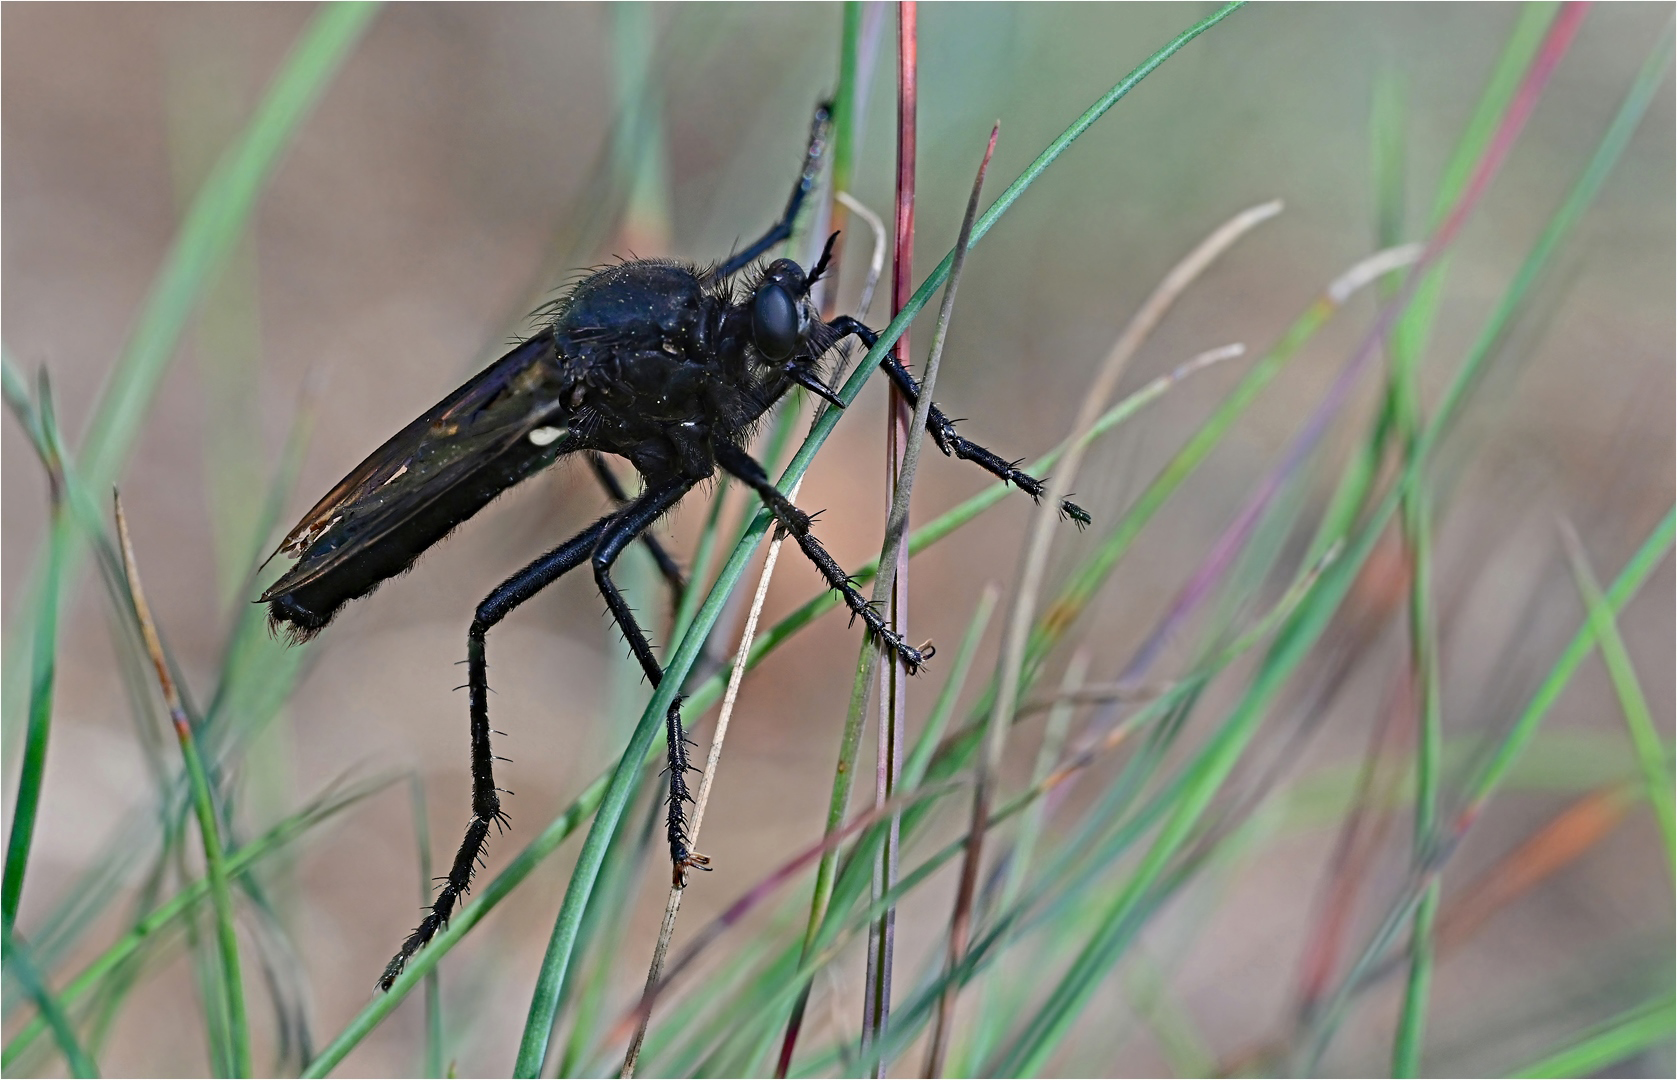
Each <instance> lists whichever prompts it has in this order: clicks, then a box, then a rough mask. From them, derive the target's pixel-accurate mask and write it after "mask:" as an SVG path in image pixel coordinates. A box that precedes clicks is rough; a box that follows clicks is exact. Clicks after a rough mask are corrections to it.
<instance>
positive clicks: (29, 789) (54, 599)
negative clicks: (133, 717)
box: [0, 478, 72, 933]
mask: <svg viewBox="0 0 1677 1080" xmlns="http://www.w3.org/2000/svg"><path fill="white" fill-rule="evenodd" d="M51 485H52V491H53V496H52V513H51V522H52V524H51V526H50V531H49V535H48V538H47V566H46V574H45V576H44V577H43V578H42V583H41V593H40V597H39V599H38V601H37V603H36V606H35V634H34V641H33V643H32V644H31V646H30V658H29V726H28V728H27V729H26V732H25V735H24V747H23V765H22V769H21V771H20V772H19V774H18V781H17V801H16V802H15V803H13V806H12V829H11V833H10V834H9V836H8V837H7V839H6V872H5V879H4V884H3V885H0V930H3V931H4V932H6V933H10V932H11V931H12V928H13V927H14V926H16V925H17V909H18V903H19V901H20V900H21V899H22V898H23V876H24V873H25V872H26V871H27V869H28V867H29V851H30V848H31V846H32V845H33V843H34V839H35V820H36V817H37V815H38V813H39V811H40V806H41V785H42V783H43V781H44V779H45V775H46V767H47V744H48V742H49V741H50V739H51V736H52V691H53V677H54V674H55V669H56V662H57V655H58V605H59V596H60V593H61V591H62V587H63V574H64V561H65V556H66V554H67V552H68V550H69V547H70V543H71V536H72V531H71V523H70V517H69V514H68V513H67V511H66V509H65V508H64V506H63V505H62V496H61V495H60V494H59V492H60V488H61V483H60V481H59V480H58V479H57V478H54V479H53V480H52V481H51Z"/></svg>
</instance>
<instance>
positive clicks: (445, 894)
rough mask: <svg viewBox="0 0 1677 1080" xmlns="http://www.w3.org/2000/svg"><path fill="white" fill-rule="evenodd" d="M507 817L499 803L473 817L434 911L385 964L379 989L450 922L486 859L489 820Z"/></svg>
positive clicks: (390, 982)
mask: <svg viewBox="0 0 1677 1080" xmlns="http://www.w3.org/2000/svg"><path fill="white" fill-rule="evenodd" d="M505 820H506V815H505V814H504V813H502V811H501V809H500V806H499V804H497V805H496V807H495V808H494V809H493V810H492V811H490V812H489V813H488V814H487V815H485V814H481V813H480V814H478V815H477V816H475V817H473V818H472V823H471V824H470V825H468V826H467V827H466V838H465V840H463V841H462V842H461V844H460V850H459V852H457V853H456V854H455V856H454V865H452V866H450V867H449V870H448V877H447V878H445V879H444V880H443V887H442V889H441V890H440V891H439V892H438V893H437V899H436V901H435V902H434V903H432V905H431V910H430V911H427V912H426V913H425V917H424V918H423V919H421V920H419V925H418V926H416V927H414V930H413V933H411V934H409V935H408V938H407V940H406V941H404V942H402V948H401V951H400V952H398V953H397V954H396V955H395V956H393V957H391V958H390V963H388V964H386V965H385V967H384V974H383V975H381V976H379V981H378V987H379V989H380V990H389V989H390V988H391V987H392V986H394V985H395V984H396V978H397V976H399V975H401V974H402V971H403V969H405V968H406V967H407V966H408V961H409V960H412V959H413V957H414V954H415V953H417V952H418V951H419V950H420V949H422V948H424V947H425V946H426V945H428V944H430V942H431V939H432V938H434V937H436V936H437V933H438V931H440V930H442V928H443V927H445V926H447V925H448V920H449V917H450V916H452V915H453V914H454V906H455V905H456V904H457V903H459V901H460V898H461V897H462V896H464V895H466V893H468V892H470V891H471V888H472V875H473V874H475V873H476V872H477V868H478V864H479V862H480V861H481V860H482V859H483V849H484V848H485V847H486V846H488V843H489V825H490V823H491V822H504V821H505Z"/></svg>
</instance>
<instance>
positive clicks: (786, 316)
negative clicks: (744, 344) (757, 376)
mask: <svg viewBox="0 0 1677 1080" xmlns="http://www.w3.org/2000/svg"><path fill="white" fill-rule="evenodd" d="M751 339H752V341H753V342H755V343H756V345H757V351H758V352H760V353H762V354H763V355H764V356H766V357H768V358H769V359H770V360H774V361H780V360H785V359H786V358H787V357H789V356H791V355H792V350H794V349H796V348H797V347H798V309H797V307H796V306H795V305H794V304H793V303H792V298H791V297H790V296H788V295H787V294H786V290H785V289H783V288H781V287H780V286H779V285H764V286H763V287H762V288H761V289H758V290H757V296H756V298H755V299H754V300H753V301H752V302H751Z"/></svg>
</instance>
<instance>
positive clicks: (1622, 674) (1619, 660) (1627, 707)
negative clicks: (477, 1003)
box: [1561, 521, 1677, 877]
mask: <svg viewBox="0 0 1677 1080" xmlns="http://www.w3.org/2000/svg"><path fill="white" fill-rule="evenodd" d="M1561 526H1562V527H1561V539H1562V541H1563V542H1564V543H1565V545H1566V553H1567V558H1568V559H1569V560H1570V561H1571V563H1572V576H1573V579H1574V580H1575V581H1576V582H1577V583H1578V592H1579V595H1580V596H1582V597H1583V600H1584V604H1585V606H1586V607H1587V608H1588V609H1589V613H1590V626H1591V628H1592V629H1593V630H1594V632H1595V640H1596V644H1597V645H1598V646H1600V648H1601V660H1602V663H1604V664H1605V665H1606V666H1607V674H1608V676H1609V677H1610V678H1611V679H1612V680H1613V692H1614V693H1615V694H1617V695H1618V698H1619V711H1620V712H1622V713H1624V717H1625V729H1626V731H1628V732H1629V734H1630V741H1631V745H1632V746H1633V747H1634V748H1635V750H1636V762H1637V764H1638V765H1639V766H1641V768H1642V780H1643V784H1644V786H1645V794H1646V795H1647V798H1648V803H1649V805H1650V806H1652V807H1653V810H1654V820H1655V821H1657V822H1658V823H1659V827H1660V836H1661V837H1662V838H1663V839H1664V840H1665V858H1666V870H1667V871H1668V872H1670V873H1671V874H1672V875H1673V876H1674V877H1677V828H1674V827H1673V823H1672V818H1673V807H1672V802H1673V796H1672V766H1671V751H1670V749H1669V748H1668V747H1667V746H1666V745H1665V740H1664V739H1662V738H1660V735H1659V732H1658V731H1657V730H1656V729H1655V727H1654V716H1653V712H1652V710H1651V709H1649V707H1648V696H1647V695H1646V694H1644V693H1643V692H1642V683H1641V681H1640V680H1639V679H1637V677H1636V668H1635V666H1634V665H1632V663H1631V660H1630V651H1629V650H1628V649H1626V648H1625V639H1624V637H1623V636H1622V635H1621V634H1620V633H1619V623H1618V620H1617V619H1616V618H1614V616H1613V612H1612V610H1611V609H1609V608H1608V606H1607V601H1606V599H1605V598H1604V597H1603V596H1602V594H1601V584H1600V582H1598V581H1597V580H1596V576H1595V571H1594V570H1593V569H1591V567H1590V558H1589V555H1588V554H1586V553H1585V551H1584V542H1583V541H1582V540H1581V539H1579V537H1578V530H1577V529H1575V528H1574V527H1573V526H1572V523H1571V522H1567V521H1563V522H1562V523H1561Z"/></svg>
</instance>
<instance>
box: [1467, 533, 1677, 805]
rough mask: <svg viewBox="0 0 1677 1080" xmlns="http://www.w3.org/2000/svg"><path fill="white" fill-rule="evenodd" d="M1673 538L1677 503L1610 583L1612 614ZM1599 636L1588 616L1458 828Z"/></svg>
mask: <svg viewBox="0 0 1677 1080" xmlns="http://www.w3.org/2000/svg"><path fill="white" fill-rule="evenodd" d="M1674 537H1677V508H1674V509H1671V510H1667V511H1666V513H1665V517H1664V518H1662V519H1661V520H1660V523H1659V524H1658V525H1656V526H1655V527H1654V530H1653V532H1651V533H1649V534H1648V538H1647V539H1646V540H1644V541H1643V542H1642V546H1641V547H1639V548H1637V550H1636V554H1634V555H1632V556H1631V559H1630V561H1629V562H1628V563H1626V564H1625V568H1624V569H1623V570H1621V571H1620V572H1619V576H1618V577H1617V578H1615V579H1614V581H1613V584H1612V585H1611V586H1609V588H1608V590H1607V592H1606V594H1605V596H1604V597H1603V599H1604V600H1605V606H1606V608H1607V609H1608V611H1609V612H1610V613H1611V614H1613V615H1617V614H1618V612H1620V611H1622V610H1623V609H1624V606H1625V605H1626V604H1627V603H1629V602H1630V598H1631V597H1633V596H1635V595H1636V593H1637V592H1638V591H1639V590H1640V589H1641V588H1642V585H1643V584H1644V583H1645V582H1646V581H1647V580H1648V576H1649V575H1650V574H1652V573H1653V572H1654V568H1655V567H1656V566H1658V565H1659V564H1660V563H1662V562H1664V561H1665V557H1666V555H1667V553H1669V552H1670V551H1671V545H1672V540H1673V538H1674ZM1595 617H1596V609H1594V608H1592V611H1591V617H1590V618H1591V620H1593V619H1594V618H1595ZM1595 641H1596V635H1595V630H1594V627H1593V622H1592V621H1590V620H1587V621H1586V622H1585V624H1584V625H1583V626H1581V627H1579V628H1578V632H1577V633H1576V634H1574V635H1573V638H1572V641H1571V642H1569V643H1568V644H1567V647H1566V649H1565V651H1563V652H1562V653H1561V655H1560V658H1559V659H1557V660H1556V661H1555V664H1554V666H1553V667H1551V668H1550V669H1549V674H1548V676H1547V677H1546V678H1545V679H1544V680H1543V683H1542V685H1540V686H1539V687H1538V688H1537V692H1536V693H1535V694H1533V695H1532V698H1531V700H1530V701H1529V702H1528V703H1527V704H1526V707H1525V709H1524V710H1522V711H1521V713H1520V716H1519V718H1518V719H1516V720H1515V721H1514V725H1513V726H1512V727H1511V728H1510V729H1509V731H1508V734H1507V735H1506V736H1505V737H1504V738H1503V740H1502V742H1501V744H1500V745H1499V746H1498V747H1497V749H1496V752H1495V753H1494V754H1493V755H1492V756H1491V759H1490V760H1489V761H1488V762H1487V763H1486V765H1485V767H1484V768H1483V769H1482V770H1481V771H1480V772H1479V774H1478V776H1476V777H1474V778H1473V780H1472V782H1471V783H1470V784H1469V785H1468V789H1467V791H1468V798H1467V808H1466V809H1465V810H1464V811H1463V813H1462V819H1461V820H1460V821H1458V822H1457V823H1455V829H1456V831H1457V832H1458V833H1459V832H1460V831H1462V830H1463V829H1464V828H1465V827H1466V826H1467V825H1468V824H1469V823H1471V821H1472V820H1473V818H1474V817H1475V816H1477V814H1478V813H1479V811H1480V810H1481V809H1483V807H1484V806H1485V803H1486V802H1488V801H1489V800H1490V798H1491V796H1492V795H1493V794H1495V793H1496V789H1497V787H1498V786H1500V785H1501V783H1502V781H1503V779H1504V778H1505V777H1506V776H1507V775H1508V770H1509V769H1510V768H1512V767H1513V764H1514V762H1515V761H1516V760H1517V759H1518V758H1519V756H1520V752H1521V751H1523V750H1524V749H1525V748H1526V746H1527V744H1529V743H1530V742H1531V738H1532V736H1533V735H1534V734H1536V732H1537V728H1538V726H1539V725H1540V724H1542V723H1543V718H1544V717H1545V716H1547V715H1548V713H1549V710H1550V708H1552V707H1553V706H1554V704H1555V702H1556V701H1557V700H1558V699H1559V698H1560V696H1561V691H1563V690H1565V689H1566V686H1567V684H1568V683H1569V682H1571V681H1572V675H1573V673H1574V672H1576V671H1577V670H1578V666H1579V665H1580V664H1582V663H1583V662H1584V659H1585V657H1587V656H1589V654H1590V652H1591V650H1592V649H1593V647H1594V645H1595Z"/></svg>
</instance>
